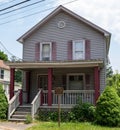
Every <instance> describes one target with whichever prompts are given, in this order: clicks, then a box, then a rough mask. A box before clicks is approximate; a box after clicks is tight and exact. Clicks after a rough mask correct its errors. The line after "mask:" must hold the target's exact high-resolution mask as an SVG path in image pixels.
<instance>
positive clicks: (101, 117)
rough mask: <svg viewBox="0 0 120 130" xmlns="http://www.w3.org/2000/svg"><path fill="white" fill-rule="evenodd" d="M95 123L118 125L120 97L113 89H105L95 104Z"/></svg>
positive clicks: (119, 119) (119, 120)
mask: <svg viewBox="0 0 120 130" xmlns="http://www.w3.org/2000/svg"><path fill="white" fill-rule="evenodd" d="M96 122H97V123H98V124H100V125H106V126H118V125H120V97H119V96H118V94H117V92H116V90H115V88H114V87H107V88H106V89H105V91H104V92H103V94H102V95H101V96H100V97H99V99H98V101H97V104H96Z"/></svg>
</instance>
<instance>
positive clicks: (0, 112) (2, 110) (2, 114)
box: [0, 84, 8, 119]
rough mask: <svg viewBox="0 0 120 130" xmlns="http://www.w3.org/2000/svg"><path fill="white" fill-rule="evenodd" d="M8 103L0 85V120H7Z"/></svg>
mask: <svg viewBox="0 0 120 130" xmlns="http://www.w3.org/2000/svg"><path fill="white" fill-rule="evenodd" d="M7 110H8V102H7V98H6V96H5V93H4V91H3V87H2V85H1V84H0V119H6V118H7Z"/></svg>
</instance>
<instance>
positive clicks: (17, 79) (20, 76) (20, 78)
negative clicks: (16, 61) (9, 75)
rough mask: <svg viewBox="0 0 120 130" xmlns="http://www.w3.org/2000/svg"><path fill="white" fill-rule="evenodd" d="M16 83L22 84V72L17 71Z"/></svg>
mask: <svg viewBox="0 0 120 130" xmlns="http://www.w3.org/2000/svg"><path fill="white" fill-rule="evenodd" d="M15 81H16V82H18V83H21V82H22V71H21V70H17V71H15Z"/></svg>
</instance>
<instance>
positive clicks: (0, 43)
mask: <svg viewBox="0 0 120 130" xmlns="http://www.w3.org/2000/svg"><path fill="white" fill-rule="evenodd" d="M0 45H1V46H2V47H3V48H4V50H5V51H6V52H7V53H8V54H9V55H11V56H14V57H16V58H17V59H21V58H19V57H17V56H15V55H14V54H12V53H11V52H10V51H9V50H8V49H7V48H6V47H5V46H4V45H3V43H2V42H1V41H0Z"/></svg>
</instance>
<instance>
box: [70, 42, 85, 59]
mask: <svg viewBox="0 0 120 130" xmlns="http://www.w3.org/2000/svg"><path fill="white" fill-rule="evenodd" d="M82 59H85V41H84V40H76V41H73V60H82Z"/></svg>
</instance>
